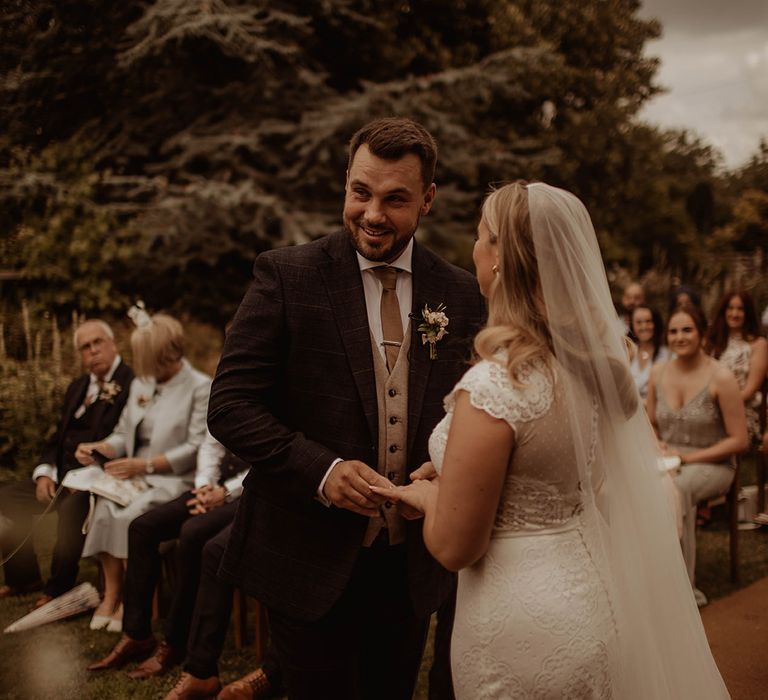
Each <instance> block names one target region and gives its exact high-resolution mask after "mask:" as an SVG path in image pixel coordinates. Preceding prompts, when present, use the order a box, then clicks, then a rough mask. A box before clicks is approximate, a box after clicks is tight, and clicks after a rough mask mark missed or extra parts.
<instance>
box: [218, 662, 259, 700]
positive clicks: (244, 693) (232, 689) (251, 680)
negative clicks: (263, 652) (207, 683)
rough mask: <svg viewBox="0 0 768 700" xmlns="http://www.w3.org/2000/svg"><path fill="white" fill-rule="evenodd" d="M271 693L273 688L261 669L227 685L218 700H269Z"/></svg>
mask: <svg viewBox="0 0 768 700" xmlns="http://www.w3.org/2000/svg"><path fill="white" fill-rule="evenodd" d="M271 693H272V686H271V685H270V683H269V678H267V674H266V673H264V671H263V670H262V669H259V670H258V671H253V672H252V673H249V674H248V675H247V676H243V677H242V678H241V679H240V680H237V681H235V682H234V683H229V684H228V685H225V686H224V688H222V690H221V692H220V693H219V694H218V696H217V700H257V699H259V698H268V697H269V696H270V694H271Z"/></svg>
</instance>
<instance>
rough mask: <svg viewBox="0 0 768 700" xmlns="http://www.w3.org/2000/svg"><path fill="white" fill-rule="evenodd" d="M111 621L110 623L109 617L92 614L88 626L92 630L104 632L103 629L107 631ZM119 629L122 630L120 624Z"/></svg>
mask: <svg viewBox="0 0 768 700" xmlns="http://www.w3.org/2000/svg"><path fill="white" fill-rule="evenodd" d="M111 621H112V618H111V617H109V615H97V614H96V613H94V614H93V617H92V618H91V624H90V625H88V626H89V627H90V628H91V629H92V630H104V629H107V627H108V626H109V623H110V622H111ZM120 627H121V628H122V623H121V625H120Z"/></svg>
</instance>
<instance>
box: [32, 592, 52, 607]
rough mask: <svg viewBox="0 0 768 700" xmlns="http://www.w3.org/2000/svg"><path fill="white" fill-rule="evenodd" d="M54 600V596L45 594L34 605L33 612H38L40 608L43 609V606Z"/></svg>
mask: <svg viewBox="0 0 768 700" xmlns="http://www.w3.org/2000/svg"><path fill="white" fill-rule="evenodd" d="M52 600H53V596H52V595H48V594H47V593H43V595H41V596H40V597H39V598H38V599H37V600H36V601H35V602H34V603H32V610H37V609H38V608H42V607H43V605H46V604H48V603H50V602H51V601H52Z"/></svg>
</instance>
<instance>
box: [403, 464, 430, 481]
mask: <svg viewBox="0 0 768 700" xmlns="http://www.w3.org/2000/svg"><path fill="white" fill-rule="evenodd" d="M409 476H410V479H411V481H418V480H419V479H427V481H432V479H435V478H437V470H436V469H435V465H434V464H432V462H424V464H422V465H421V466H420V467H419V468H418V469H416V470H414V471H412V472H411V473H410V474H409Z"/></svg>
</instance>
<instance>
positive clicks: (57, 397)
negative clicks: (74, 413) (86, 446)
mask: <svg viewBox="0 0 768 700" xmlns="http://www.w3.org/2000/svg"><path fill="white" fill-rule="evenodd" d="M30 317H31V314H30V312H29V309H28V308H27V306H26V305H25V306H23V307H22V310H21V313H20V314H17V315H15V316H11V317H10V318H6V320H5V322H3V323H2V324H0V467H3V468H6V469H11V470H14V471H16V472H17V473H18V474H19V475H20V476H28V475H29V474H31V472H32V469H33V468H34V467H35V465H37V463H38V459H39V457H40V450H41V448H42V444H43V442H44V441H45V440H46V439H47V438H48V437H49V436H50V435H51V434H52V433H53V431H54V430H55V427H56V421H57V420H58V417H59V415H60V412H61V399H62V397H63V395H64V391H65V390H66V388H67V386H68V385H69V383H70V381H71V380H72V370H73V365H74V358H73V357H72V353H71V352H69V350H70V344H68V343H64V345H63V346H62V343H61V336H60V333H59V330H58V327H57V323H56V320H55V319H54V318H51V317H50V316H47V317H46V316H45V315H43V316H42V317H41V318H37V319H34V318H33V319H31V318H30ZM9 320H10V323H8V321H9ZM8 331H10V333H9V332H8ZM6 334H7V336H8V337H6Z"/></svg>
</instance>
